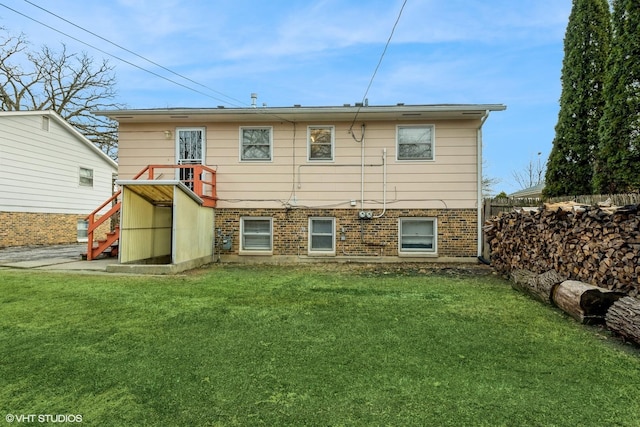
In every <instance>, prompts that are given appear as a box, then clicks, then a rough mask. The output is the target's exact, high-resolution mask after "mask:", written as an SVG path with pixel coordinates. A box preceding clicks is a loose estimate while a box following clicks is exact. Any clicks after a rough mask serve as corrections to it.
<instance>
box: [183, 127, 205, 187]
mask: <svg viewBox="0 0 640 427" xmlns="http://www.w3.org/2000/svg"><path fill="white" fill-rule="evenodd" d="M205 146H206V139H205V134H204V128H178V129H176V160H177V161H176V163H177V164H179V165H202V164H204V160H205ZM176 178H177V179H179V180H181V181H184V182H185V184H186V185H187V186H188V187H189V188H190V189H192V190H193V178H194V171H193V168H180V169H178V174H177V176H176Z"/></svg>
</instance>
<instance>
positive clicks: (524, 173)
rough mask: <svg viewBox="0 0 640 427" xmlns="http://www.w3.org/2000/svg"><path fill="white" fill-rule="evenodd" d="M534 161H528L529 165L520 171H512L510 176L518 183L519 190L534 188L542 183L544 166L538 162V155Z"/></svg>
mask: <svg viewBox="0 0 640 427" xmlns="http://www.w3.org/2000/svg"><path fill="white" fill-rule="evenodd" d="M541 154H542V153H538V158H537V159H536V160H534V159H531V160H529V164H527V166H526V167H525V168H524V169H523V170H521V171H513V172H512V173H511V176H513V179H514V180H515V181H516V182H517V183H518V185H519V186H520V189H521V190H524V189H527V188H531V187H534V186H536V185H538V184H541V183H543V182H544V175H545V173H546V165H545V164H544V163H542V161H541V160H540V155H541Z"/></svg>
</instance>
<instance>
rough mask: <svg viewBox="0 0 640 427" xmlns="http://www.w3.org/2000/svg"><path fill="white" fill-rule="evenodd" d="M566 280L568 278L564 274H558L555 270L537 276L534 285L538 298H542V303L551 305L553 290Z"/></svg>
mask: <svg viewBox="0 0 640 427" xmlns="http://www.w3.org/2000/svg"><path fill="white" fill-rule="evenodd" d="M567 279H568V277H567V276H566V275H565V274H560V273H558V272H557V271H555V270H549V271H547V272H546V273H542V274H540V275H539V276H538V281H537V284H536V290H537V293H538V294H539V295H540V297H544V302H546V303H549V304H552V303H553V292H554V291H555V288H556V287H557V286H558V285H559V284H560V283H562V282H564V281H565V280H567Z"/></svg>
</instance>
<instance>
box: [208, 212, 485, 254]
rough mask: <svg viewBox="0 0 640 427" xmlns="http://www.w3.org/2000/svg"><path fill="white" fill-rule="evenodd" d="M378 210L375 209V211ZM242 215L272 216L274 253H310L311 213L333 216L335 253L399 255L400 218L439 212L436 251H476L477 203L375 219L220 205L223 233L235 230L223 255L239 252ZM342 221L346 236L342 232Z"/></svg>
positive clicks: (217, 222) (218, 226)
mask: <svg viewBox="0 0 640 427" xmlns="http://www.w3.org/2000/svg"><path fill="white" fill-rule="evenodd" d="M379 213H380V211H377V212H375V211H374V215H375V214H379ZM243 216H244V217H271V218H272V219H273V255H274V256H278V255H289V256H297V255H301V256H307V245H308V228H309V222H308V220H309V217H334V218H335V229H336V231H335V234H336V239H335V241H336V256H337V257H340V256H343V257H344V256H349V257H355V256H385V257H394V256H395V257H397V256H398V232H399V227H398V219H399V218H409V217H432V218H437V230H438V240H437V248H438V251H437V252H438V254H437V255H438V257H447V258H467V257H473V258H475V257H476V255H477V240H476V236H477V233H478V230H477V210H475V209H426V210H419V209H406V210H393V209H391V210H387V211H386V212H385V214H384V216H383V217H382V218H374V219H371V220H361V219H359V218H358V210H357V209H226V208H225V209H219V210H217V211H216V218H215V227H216V230H219V231H218V233H221V234H222V235H223V236H233V247H232V249H231V250H230V251H224V250H223V251H222V252H221V255H223V256H224V255H237V254H238V249H239V241H240V218H241V217H243ZM343 227H344V234H345V237H346V239H345V240H344V241H342V240H341V238H340V236H341V233H342V228H343ZM217 239H218V240H220V238H219V237H217ZM219 247H220V246H218V248H219Z"/></svg>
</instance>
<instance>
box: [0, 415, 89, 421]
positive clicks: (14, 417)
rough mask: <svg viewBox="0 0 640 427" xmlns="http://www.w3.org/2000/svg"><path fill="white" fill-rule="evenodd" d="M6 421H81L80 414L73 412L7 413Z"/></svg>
mask: <svg viewBox="0 0 640 427" xmlns="http://www.w3.org/2000/svg"><path fill="white" fill-rule="evenodd" d="M4 419H5V420H6V421H7V422H8V423H81V422H82V415H73V414H7V415H6V416H5V417H4Z"/></svg>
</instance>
